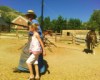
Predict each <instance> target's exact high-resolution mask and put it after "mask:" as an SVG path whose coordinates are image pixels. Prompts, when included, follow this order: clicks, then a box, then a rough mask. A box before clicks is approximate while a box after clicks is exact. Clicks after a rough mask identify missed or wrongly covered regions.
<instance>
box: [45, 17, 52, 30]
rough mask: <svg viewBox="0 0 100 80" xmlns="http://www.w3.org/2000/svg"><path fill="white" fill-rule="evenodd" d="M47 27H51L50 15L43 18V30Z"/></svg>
mask: <svg viewBox="0 0 100 80" xmlns="http://www.w3.org/2000/svg"><path fill="white" fill-rule="evenodd" d="M47 29H49V30H50V29H52V28H51V21H50V17H46V18H45V19H44V30H47Z"/></svg>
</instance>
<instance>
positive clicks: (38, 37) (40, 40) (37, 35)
mask: <svg viewBox="0 0 100 80" xmlns="http://www.w3.org/2000/svg"><path fill="white" fill-rule="evenodd" d="M36 37H37V39H38V40H39V42H40V45H41V46H42V49H43V55H46V54H45V49H44V44H43V41H42V39H41V38H40V35H39V34H38V33H37V34H36Z"/></svg>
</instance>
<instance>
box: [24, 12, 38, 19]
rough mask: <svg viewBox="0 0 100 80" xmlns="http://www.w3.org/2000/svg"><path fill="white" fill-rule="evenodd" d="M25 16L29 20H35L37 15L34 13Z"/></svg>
mask: <svg viewBox="0 0 100 80" xmlns="http://www.w3.org/2000/svg"><path fill="white" fill-rule="evenodd" d="M25 16H26V17H29V18H33V19H36V18H37V15H36V14H35V13H27V14H25Z"/></svg>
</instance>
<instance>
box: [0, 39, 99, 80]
mask: <svg viewBox="0 0 100 80" xmlns="http://www.w3.org/2000/svg"><path fill="white" fill-rule="evenodd" d="M25 42H26V40H24V39H0V80H27V78H28V77H29V73H13V68H15V67H17V66H18V61H19V57H20V53H21V50H19V48H20V47H21V46H22V45H24V44H25ZM55 44H56V45H57V48H56V47H53V46H52V52H50V51H49V50H48V49H47V48H46V53H47V56H46V57H44V59H45V60H46V61H47V62H48V64H49V70H50V74H48V73H46V74H45V75H42V76H41V80H100V46H98V47H96V49H95V53H96V55H92V54H86V53H84V52H83V49H84V48H85V44H83V45H74V44H68V43H66V42H59V43H58V42H57V43H55Z"/></svg>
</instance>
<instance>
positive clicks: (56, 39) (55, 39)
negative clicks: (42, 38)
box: [55, 31, 57, 42]
mask: <svg viewBox="0 0 100 80" xmlns="http://www.w3.org/2000/svg"><path fill="white" fill-rule="evenodd" d="M56 41H57V32H56V31H55V42H56Z"/></svg>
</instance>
